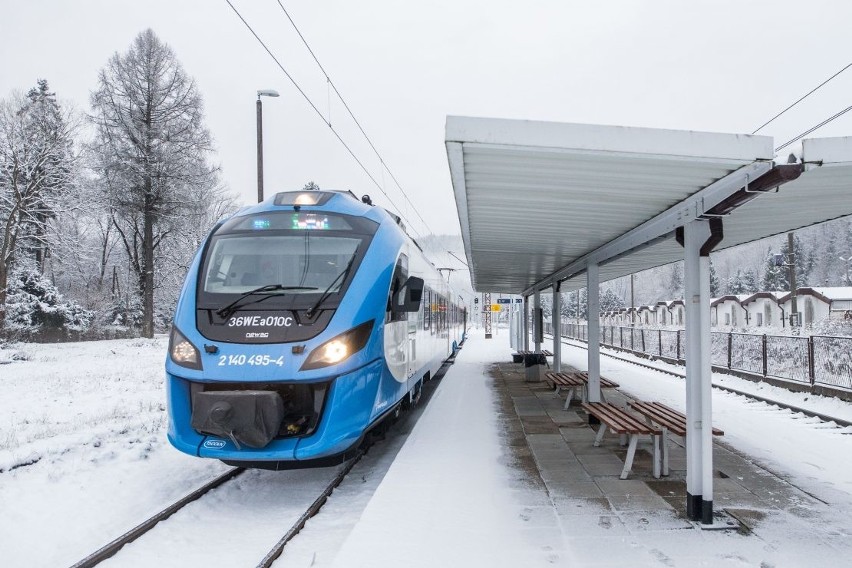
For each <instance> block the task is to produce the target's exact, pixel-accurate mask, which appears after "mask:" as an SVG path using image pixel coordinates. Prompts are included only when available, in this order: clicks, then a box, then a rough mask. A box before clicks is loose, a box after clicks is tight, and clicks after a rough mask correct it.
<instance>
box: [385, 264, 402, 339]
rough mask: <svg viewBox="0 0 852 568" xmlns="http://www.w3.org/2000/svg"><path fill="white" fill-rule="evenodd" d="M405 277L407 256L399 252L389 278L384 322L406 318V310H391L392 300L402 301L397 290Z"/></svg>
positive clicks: (400, 288) (400, 287)
mask: <svg viewBox="0 0 852 568" xmlns="http://www.w3.org/2000/svg"><path fill="white" fill-rule="evenodd" d="M407 279H408V257H407V256H406V255H404V254H401V255H399V260H398V261H397V262H396V268H394V270H393V277H392V278H391V285H390V291H389V292H388V305H387V308H386V312H385V323H389V322H394V321H406V320H408V312H402V311H393V310H391V306H392V305H393V302H400V301H402V299H401V298H400V294H399V291H400V290H402V287H403V285H405V281H406V280H407Z"/></svg>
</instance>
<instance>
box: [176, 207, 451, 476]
mask: <svg viewBox="0 0 852 568" xmlns="http://www.w3.org/2000/svg"><path fill="white" fill-rule="evenodd" d="M465 325H466V311H465V309H464V307H463V306H462V303H461V301H460V297H459V296H458V295H454V293H453V292H452V291H451V290H450V289H449V287H448V286H447V283H446V282H445V281H444V279H443V278H442V277H441V274H440V273H439V271H438V270H437V269H436V268H435V267H434V266H433V265H432V264H431V263H430V262H429V261H428V260H427V259H426V257H425V256H424V255H423V253H422V251H421V250H420V249H419V247H418V246H417V244H416V243H415V242H414V241H413V240H412V239H411V238H410V237H408V236H407V235H406V233H405V230H404V229H403V227H402V226H401V224H400V220H399V218H398V217H396V216H395V215H393V214H391V213H389V212H387V211H386V210H384V209H382V208H380V207H375V206H373V205H372V204H371V203H370V200H369V198H367V197H366V196H365V197H364V198H363V199H361V200H359V199H358V198H357V197H355V195H353V194H352V193H350V192H340V191H298V192H286V193H279V194H277V195H275V196H274V197H272V198H270V199H267V200H266V201H264V202H263V203H260V204H258V205H255V206H252V207H248V208H246V209H243V210H241V211H240V212H238V213H237V214H235V215H234V216H232V217H230V218H229V219H227V220H225V221H223V222H221V223H219V224H218V225H216V227H214V229H213V230H212V231H211V233H210V235H209V236H208V237H207V239H206V240H205V242H204V244H203V246H202V247H201V250H200V251H199V252H198V253H197V254H196V256H195V259H194V261H193V264H192V266H191V267H190V269H189V273H188V275H187V278H186V282H185V283H184V286H183V290H182V292H181V296H180V299H179V301H178V304H177V310H176V313H175V318H174V325H173V327H172V332H171V339H170V342H169V355H168V357H167V359H166V383H167V393H168V412H169V418H170V423H169V433H168V437H169V441H170V442H171V443H172V444H173V445H174V446H175V447H176V448H177V449H179V450H181V451H183V452H186V453H188V454H192V455H195V456H200V457H206V458H215V459H220V460H223V461H225V462H227V463H231V464H234V465H246V466H250V467H264V468H269V469H284V468H293V467H309V466H319V465H331V464H334V463H338V462H340V461H343V460H344V459H346V458H348V457H349V456H350V455H351V454H352V452H353V451H354V450H355V449H356V448H357V447H359V445H360V444H361V443H362V441H363V440H364V437H365V436H366V435H367V434H368V433H369V432H370V431H371V429H373V428H375V427H377V425H379V424H381V423H382V421H383V420H384V419H385V418H387V417H389V416H392V415H395V414H397V413H398V411H399V409H400V407H401V406H403V405H406V404H408V403H411V402H416V401H417V399H418V398H419V395H420V389H421V387H422V385H423V382H424V381H426V380H428V379H429V378H430V377H432V376H434V374H435V373H436V372H437V371H438V369H439V367H440V366H441V364H442V362H443V361H444V360H445V359H447V358H448V357H449V356H451V355H453V354H454V353H455V350H456V349H458V347H459V346H460V344H461V343H462V341H463V340H464V336H465Z"/></svg>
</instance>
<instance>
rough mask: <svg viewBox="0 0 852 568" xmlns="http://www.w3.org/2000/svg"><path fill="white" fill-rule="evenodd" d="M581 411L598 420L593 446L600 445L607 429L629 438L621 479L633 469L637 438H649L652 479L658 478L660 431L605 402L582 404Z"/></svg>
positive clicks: (625, 477)
mask: <svg viewBox="0 0 852 568" xmlns="http://www.w3.org/2000/svg"><path fill="white" fill-rule="evenodd" d="M581 406H582V408H583V410H585V411H586V412H588V413H589V414H590V415H592V416H594V417H595V418H597V419H598V420H600V422H601V425H600V428H598V435H597V436H595V446H600V445H601V440H603V437H604V434H605V433H606V431H607V429H609V430H610V431H611V432H613V433H615V434H619V435H620V436H622V437H624V436H629V439H630V443H629V445H628V446H627V457H626V458H625V459H624V469H623V470H622V471H621V479H627V475H628V474H629V473H630V470H631V469H632V468H633V457H634V456H635V455H636V444H637V443H638V442H639V436H651V445H652V446H653V453H654V458H653V462H654V466H653V473H654V477H660V448H659V438H660V436H661V435H662V431H661V430H660V429H659V428H656V427H654V426H652V425H650V424H646V423H645V422H642V420H641V419H640V418H638V417H636V416H634V415H632V414H630V413H629V412H627V411H626V410H624V409H623V408H619V407H617V406H614V405H612V404H607V403H605V402H584V403H583V404H582V405H581Z"/></svg>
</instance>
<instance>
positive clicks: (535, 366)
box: [524, 353, 547, 383]
mask: <svg viewBox="0 0 852 568" xmlns="http://www.w3.org/2000/svg"><path fill="white" fill-rule="evenodd" d="M546 366H547V357H545V356H544V354H543V353H530V354H528V355H524V367H525V368H526V372H527V377H526V381H527V382H528V383H538V382H541V380H542V377H543V376H544V368H545V367H546Z"/></svg>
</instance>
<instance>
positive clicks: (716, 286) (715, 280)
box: [710, 258, 722, 298]
mask: <svg viewBox="0 0 852 568" xmlns="http://www.w3.org/2000/svg"><path fill="white" fill-rule="evenodd" d="M721 292H722V284H721V282H720V281H719V275H718V274H716V267H715V266H714V265H713V259H712V258H711V259H710V296H712V297H714V298H716V297H718V296H719V294H721Z"/></svg>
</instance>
